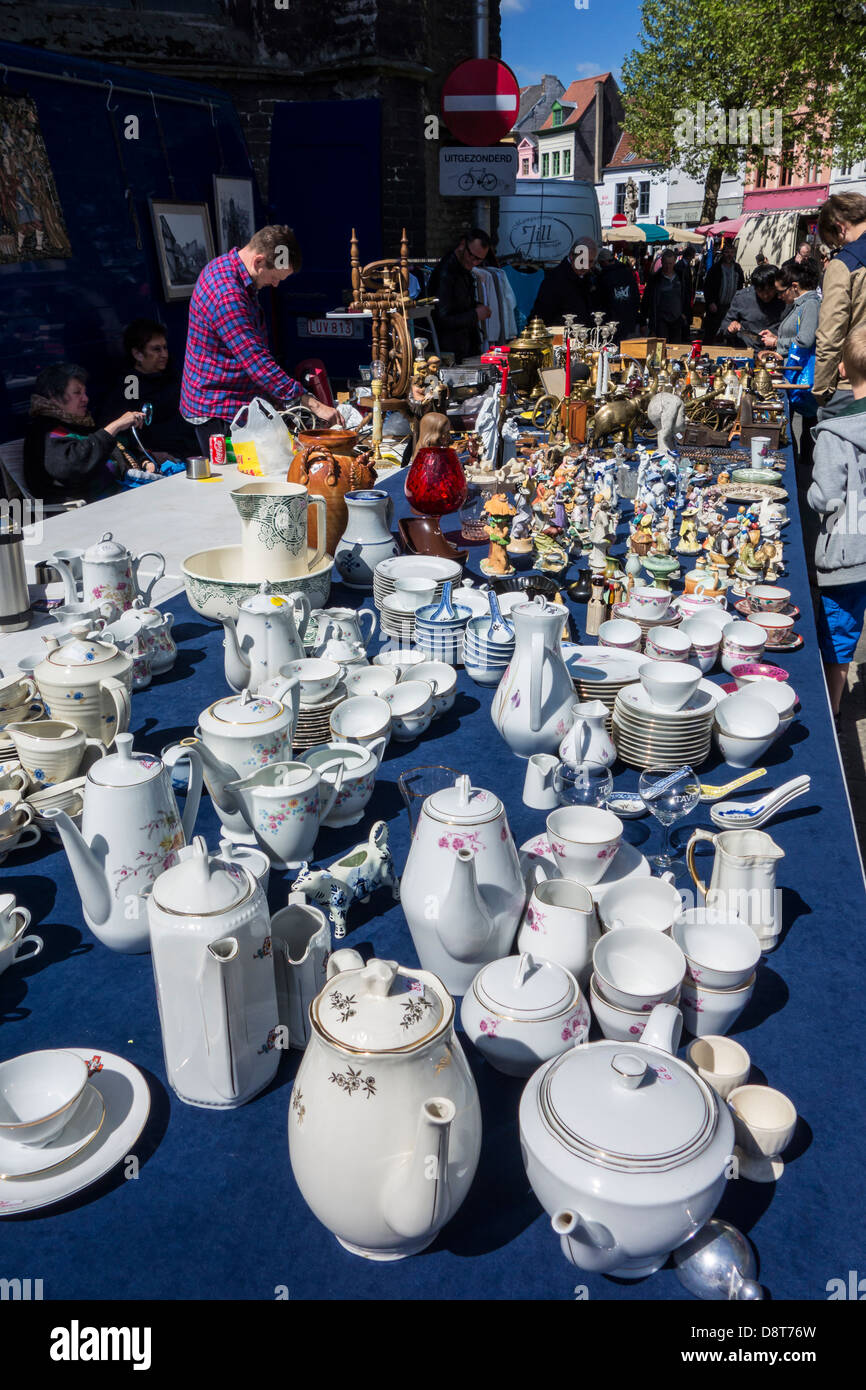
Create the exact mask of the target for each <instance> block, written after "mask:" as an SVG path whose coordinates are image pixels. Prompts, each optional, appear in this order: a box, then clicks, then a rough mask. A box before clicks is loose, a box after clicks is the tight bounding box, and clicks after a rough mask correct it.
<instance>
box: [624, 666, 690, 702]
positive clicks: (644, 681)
mask: <svg viewBox="0 0 866 1390" xmlns="http://www.w3.org/2000/svg"><path fill="white" fill-rule="evenodd" d="M638 676H639V677H640V683H641V685H642V686H643V688H644V690H645V691H646V693H647V694H648V695H649V697H650V699H651V700H652V702H653V704H654V705H658V707H659V708H660V709H670V710H677V709H682V707H683V705H685V704H687V703H688V701H689V700H690V699H691V698H692V696H693V695H694V693H695V691H696V690H697V688H698V686H699V685H700V681H701V673H700V671H697V670H695V668H694V666H689V665H688V664H687V663H686V662H685V661H645V662H644V664H643V665H642V666H641V667H640V669H639V671H638Z"/></svg>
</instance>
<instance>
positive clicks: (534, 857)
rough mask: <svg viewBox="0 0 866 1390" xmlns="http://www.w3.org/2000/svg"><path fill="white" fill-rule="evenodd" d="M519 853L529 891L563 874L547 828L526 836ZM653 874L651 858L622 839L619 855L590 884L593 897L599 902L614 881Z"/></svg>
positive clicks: (615, 882) (648, 876) (521, 867)
mask: <svg viewBox="0 0 866 1390" xmlns="http://www.w3.org/2000/svg"><path fill="white" fill-rule="evenodd" d="M518 854H519V856H520V870H521V873H522V874H523V878H524V882H525V884H526V891H527V893H531V892H532V890H533V888H534V887H535V885H536V883H541V882H543V881H544V880H545V879H548V878H561V877H562V874H561V873H560V872H559V867H558V865H557V863H556V860H555V859H554V857H553V850H552V849H551V848H550V844H549V842H548V839H547V833H546V831H542V832H541V834H540V835H535V836H533V838H532V839H531V840H527V841H526V843H525V844H523V845H521V846H520V849H519V851H518ZM651 875H652V870H651V868H650V865H649V860H648V859H645V858H644V856H643V855H642V854H641V852H640V850H638V849H635V847H634V845H630V844H629V842H628V841H627V840H623V842H622V844H621V845H620V847H619V849H618V851H617V853H616V855H615V856H614V858H613V859H612V860H611V863H610V867H609V868H608V871H607V873H606V874H605V876H604V878H603V879H602V880H601V881H600V882H599V883H593V884H591V885H587V886H588V887H589V891H590V893H591V894H592V897H593V901H594V902H596V903H600V902H601V901H602V900H603V898H604V895H605V893H606V892H607V890H608V889H609V888H613V886H614V884H617V883H622V882H623V881H624V880H625V879H627V878H650V877H651Z"/></svg>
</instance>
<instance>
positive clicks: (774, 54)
mask: <svg viewBox="0 0 866 1390" xmlns="http://www.w3.org/2000/svg"><path fill="white" fill-rule="evenodd" d="M641 18H642V24H643V33H642V35H641V46H640V47H639V48H638V49H636V50H635V51H634V52H632V53H631V54H630V55H629V57H628V58H627V59H626V61H625V63H624V65H623V80H622V88H623V101H624V104H625V108H626V129H627V130H628V132H629V134H630V135H631V136H632V139H633V140H634V143H635V146H636V147H637V148H638V149H639V150H640V151H641V153H642V154H644V155H646V156H648V157H650V158H654V159H658V160H660V161H661V162H663V163H665V164H670V165H678V166H680V167H681V168H683V169H684V170H685V171H686V173H688V174H691V175H692V177H693V178H702V179H703V180H704V203H703V209H702V212H701V221H702V222H707V221H712V220H713V218H714V217H715V212H716V202H717V199H718V192H719V185H720V183H721V179H722V175H723V173H724V172H725V170H727V169H730V170H733V169H734V168H738V169H740V170H741V171H743V172H745V170H746V168H747V166H748V165H749V164H753V163H760V162H761V160H762V159H763V158H764V157H765V156H766V155H767V154H768V150H769V151H772V150H773V149H776V150H777V152H778V147H777V146H776V137H777V136H778V135H781V142H782V143H781V151H782V152H784V153H788V154H790V152H791V151H792V150H793V149H794V146H795V145H796V149H797V156H798V159H799V160H800V169H799V172H800V173H802V172H804V168H805V165H806V164H807V163H809V162H813V161H816V160H818V159H819V158H820V156H821V154H822V152H823V153H824V154H825V155H826V153H827V151H828V150H829V149H832V150H834V151H835V153H836V155H837V156H845V155H850V156H853V157H858V158H862V154H863V150H864V147H866V62H864V58H866V4H864V3H861V0H798V3H796V4H793V5H791V4H783V3H782V0H738V3H731V0H644V3H643V8H642V15H641ZM760 112H766V113H768V116H767V118H765V120H764V122H763V126H761V125H760V123H759V119H758V113H760ZM775 112H778V117H777V119H776V120H771V119H770V115H769V113H775ZM798 112H801V113H802V114H799V115H798V114H797V113H798ZM731 113H735V114H734V115H733V118H732V116H731ZM749 113H754V115H751V116H750V115H749ZM689 117H690V118H691V122H692V126H691V130H690V127H689ZM770 130H772V132H773V133H772V135H770ZM723 131H724V133H725V141H724V143H722V142H721V141H720V139H719V137H720V136H721V135H722V133H723ZM690 133H691V134H692V140H689V135H690ZM768 136H770V138H768ZM770 157H772V153H771V154H770Z"/></svg>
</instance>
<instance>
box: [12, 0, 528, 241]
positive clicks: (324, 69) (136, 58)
mask: <svg viewBox="0 0 866 1390" xmlns="http://www.w3.org/2000/svg"><path fill="white" fill-rule="evenodd" d="M165 3H166V11H167V12H165V13H161V12H160V11H158V10H156V9H151V10H148V11H147V12H142V11H136V10H121V9H114V8H111V7H102V6H98V5H91V6H87V5H84V6H81V7H80V8H75V7H73V6H71V5H68V4H58V5H52V4H51V0H40V3H39V4H38V5H31V6H28V5H22V4H21V3H20V0H0V32H2V34H3V37H4V38H5V39H7V40H9V41H10V42H13V43H23V44H30V45H33V46H35V47H39V48H47V49H52V50H54V51H57V52H69V53H75V54H77V55H79V56H82V57H89V58H95V59H102V60H103V61H107V62H114V63H120V64H127V65H129V66H131V67H137V68H143V69H149V70H151V71H157V72H161V73H167V74H170V75H172V76H176V77H181V78H185V79H188V80H191V81H200V82H204V83H207V84H208V85H210V86H214V87H218V88H220V89H222V90H223V91H225V92H227V93H228V95H229V96H230V97H231V98H232V100H233V102H234V105H235V108H236V110H237V112H238V115H239V117H240V119H241V122H242V125H243V128H244V133H245V136H246V139H247V143H248V146H249V150H250V156H251V158H252V161H253V165H254V169H255V174H256V178H257V181H258V184H259V188H260V191H261V193H262V196H263V198H264V199H265V200H267V194H268V186H267V181H268V159H269V151H270V123H271V115H272V112H273V108H274V103H275V102H277V101H292V100H294V101H332V100H334V99H340V98H346V99H351V98H362V97H378V98H379V99H380V100H381V102H382V169H383V187H382V223H383V242H382V245H383V249H384V253H385V254H386V255H395V254H396V253H397V251H398V249H399V237H400V232H401V229H402V228H403V227H404V226H405V227H406V229H407V231H408V233H409V245H410V250H411V251H412V252H413V253H414V254H415V255H418V256H421V255H424V254H427V255H431V256H433V255H441V254H442V253H443V252H444V251H446V250H448V249H449V247H450V246H451V245H453V243H454V241H455V240H456V239H457V237H458V236H459V235H460V232H461V231H462V230H463V229H464V227H465V226H467V225H468V224H469V223H470V222H471V218H472V203H471V200H470V199H456V198H455V199H448V200H444V199H441V198H440V197H439V193H438V182H439V148H440V143H439V142H437V141H435V140H425V138H424V118H425V116H426V115H428V114H431V113H433V114H438V111H439V92H440V88H441V85H442V81H443V80H444V78H445V76H446V74H447V73H448V72H449V71H450V69H451V68H452V67H454V66H455V64H456V63H458V62H461V61H462V60H463V59H465V58H469V57H471V56H472V53H473V43H474V20H473V7H472V4H471V0H409V3H407V0H326V3H321V2H320V0H313V3H300V2H299V0H289V7H288V8H287V9H280V10H278V9H276V7H275V5H274V3H273V0H214V6H213V14H211V15H208V14H207V13H201V12H200V11H201V7H200V6H195V7H193V10H192V12H190V13H182V12H181V13H179V11H182V10H183V0H171V11H170V12H168V5H169V0H165ZM490 10H491V14H490V52H491V54H492V55H493V56H496V55H498V54H499V52H500V43H499V0H490ZM442 134H443V138H444V140H445V142H446V143H451V141H450V137H449V136H448V133H447V131H445V130H444V128H443V131H442Z"/></svg>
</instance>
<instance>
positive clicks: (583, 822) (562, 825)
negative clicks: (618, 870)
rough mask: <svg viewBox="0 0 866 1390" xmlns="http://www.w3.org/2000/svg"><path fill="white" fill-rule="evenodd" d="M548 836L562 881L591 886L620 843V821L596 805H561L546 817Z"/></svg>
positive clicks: (605, 869) (597, 879)
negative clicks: (569, 879) (566, 880)
mask: <svg viewBox="0 0 866 1390" xmlns="http://www.w3.org/2000/svg"><path fill="white" fill-rule="evenodd" d="M547 834H548V838H549V840H550V848H551V850H552V851H553V857H554V859H555V860H556V863H557V866H558V868H559V871H560V873H561V874H562V876H563V878H573V879H575V880H576V881H577V882H578V883H583V884H586V886H587V887H592V885H593V884H594V883H598V882H599V880H600V879H602V878H603V877H604V875H605V874H606V873H607V871H608V869H609V868H610V865H611V861H612V859H613V858H614V856H615V855H616V853H617V851H618V849H619V847H620V845H621V843H622V821H621V820H620V818H619V816H615V815H614V814H613V812H612V811H602V810H599V809H598V808H597V807H595V806H560V807H558V809H557V810H555V811H551V813H550V815H549V816H548V817H547Z"/></svg>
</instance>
